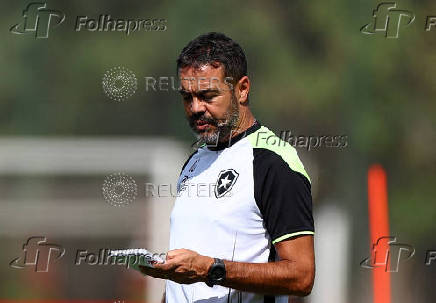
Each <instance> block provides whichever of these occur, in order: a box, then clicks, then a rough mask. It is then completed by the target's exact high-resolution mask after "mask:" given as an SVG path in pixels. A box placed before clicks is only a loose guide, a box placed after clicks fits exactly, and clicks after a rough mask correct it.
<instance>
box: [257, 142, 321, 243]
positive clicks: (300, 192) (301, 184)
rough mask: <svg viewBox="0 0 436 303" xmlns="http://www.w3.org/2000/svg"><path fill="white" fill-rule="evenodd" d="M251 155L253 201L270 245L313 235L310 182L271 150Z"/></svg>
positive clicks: (258, 151) (261, 149) (258, 150)
mask: <svg viewBox="0 0 436 303" xmlns="http://www.w3.org/2000/svg"><path fill="white" fill-rule="evenodd" d="M253 153H254V160H253V174H254V197H255V200H256V203H257V206H258V207H259V210H260V212H261V215H262V217H263V220H264V224H265V228H266V230H267V231H268V233H269V235H270V237H271V241H272V243H273V244H275V243H277V242H280V241H283V240H286V239H289V238H293V237H296V236H300V235H313V234H314V231H315V229H314V223H313V215H312V195H311V186H310V182H309V180H308V179H307V178H306V177H304V176H303V175H302V174H300V173H298V172H295V171H293V170H292V169H291V168H290V167H289V165H288V163H286V162H285V161H284V160H283V158H282V157H281V156H280V155H278V154H276V153H275V152H273V151H271V150H268V149H263V148H255V149H253Z"/></svg>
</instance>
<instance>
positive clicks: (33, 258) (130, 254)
mask: <svg viewBox="0 0 436 303" xmlns="http://www.w3.org/2000/svg"><path fill="white" fill-rule="evenodd" d="M116 251H125V252H126V253H125V254H124V255H120V256H118V255H113V252H116ZM142 251H145V250H144V249H127V250H114V249H109V248H100V249H98V251H89V250H88V249H77V250H76V252H75V258H74V265H76V266H85V265H87V266H107V265H119V266H124V267H126V268H131V267H134V266H136V265H144V264H148V263H150V262H152V261H154V260H165V259H166V253H160V254H158V253H149V252H147V253H143V252H142ZM64 255H65V248H63V247H62V246H61V245H58V244H53V243H47V238H46V237H44V236H32V237H30V238H28V239H27V241H26V243H25V244H24V245H23V255H22V256H20V257H17V258H15V259H13V260H12V261H11V262H10V263H9V266H10V267H11V268H13V269H23V268H25V267H29V268H33V269H34V271H35V272H48V271H49V265H50V264H52V263H55V262H57V261H59V259H61V258H62V257H64Z"/></svg>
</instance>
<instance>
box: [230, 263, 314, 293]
mask: <svg viewBox="0 0 436 303" xmlns="http://www.w3.org/2000/svg"><path fill="white" fill-rule="evenodd" d="M224 263H225V265H226V272H227V273H226V280H225V281H224V282H223V283H222V285H223V286H225V287H229V288H233V289H237V290H242V291H248V292H257V293H264V294H288V295H297V296H306V295H308V294H309V293H310V291H311V290H312V286H313V278H314V268H312V267H311V266H308V267H307V266H299V267H298V266H297V263H295V262H292V261H288V260H281V261H277V262H270V263H243V262H231V261H226V260H224Z"/></svg>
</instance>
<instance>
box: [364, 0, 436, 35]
mask: <svg viewBox="0 0 436 303" xmlns="http://www.w3.org/2000/svg"><path fill="white" fill-rule="evenodd" d="M372 17H373V20H372V21H371V22H370V23H368V24H365V25H364V26H362V28H361V29H360V31H361V32H362V33H363V34H366V35H373V34H381V35H384V37H385V38H390V39H397V38H399V36H400V31H401V30H402V29H403V28H406V27H408V26H409V25H411V24H412V23H413V22H414V21H415V14H414V13H413V12H412V11H409V10H404V9H398V7H397V3H395V2H382V3H380V4H379V5H378V6H377V8H376V9H375V10H373V14H372ZM422 25H423V27H424V29H425V31H426V32H429V31H431V30H432V28H436V16H427V17H426V19H425V22H424V23H423V24H422Z"/></svg>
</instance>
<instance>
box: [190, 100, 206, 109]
mask: <svg viewBox="0 0 436 303" xmlns="http://www.w3.org/2000/svg"><path fill="white" fill-rule="evenodd" d="M191 111H192V113H202V112H205V111H206V106H205V105H204V102H203V101H202V100H201V99H199V98H198V97H193V98H192V102H191Z"/></svg>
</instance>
